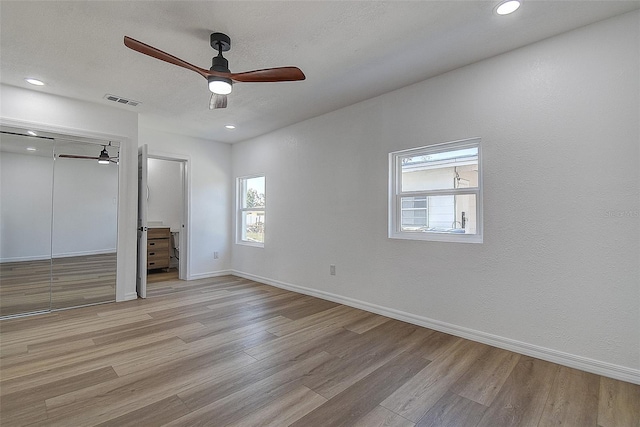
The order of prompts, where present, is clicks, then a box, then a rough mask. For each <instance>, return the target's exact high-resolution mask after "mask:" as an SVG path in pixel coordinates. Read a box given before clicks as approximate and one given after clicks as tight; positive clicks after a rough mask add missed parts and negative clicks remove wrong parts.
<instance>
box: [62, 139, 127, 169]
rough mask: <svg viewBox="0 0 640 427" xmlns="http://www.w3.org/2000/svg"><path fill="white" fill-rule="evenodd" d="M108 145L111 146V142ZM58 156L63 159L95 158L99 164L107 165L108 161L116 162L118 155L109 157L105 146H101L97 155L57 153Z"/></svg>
mask: <svg viewBox="0 0 640 427" xmlns="http://www.w3.org/2000/svg"><path fill="white" fill-rule="evenodd" d="M109 147H111V143H109ZM58 157H61V158H65V159H88V160H97V161H98V163H99V164H101V165H108V164H109V163H118V160H119V159H118V157H109V152H108V151H107V146H106V145H103V146H102V151H101V152H100V155H99V156H97V157H94V156H80V155H77V154H58Z"/></svg>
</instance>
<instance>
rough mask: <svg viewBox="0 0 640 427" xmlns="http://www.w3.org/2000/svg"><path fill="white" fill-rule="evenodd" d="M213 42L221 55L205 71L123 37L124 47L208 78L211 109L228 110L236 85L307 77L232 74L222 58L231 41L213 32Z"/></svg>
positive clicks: (273, 72)
mask: <svg viewBox="0 0 640 427" xmlns="http://www.w3.org/2000/svg"><path fill="white" fill-rule="evenodd" d="M210 40H211V47H212V48H214V49H215V50H216V51H217V52H218V55H217V56H215V57H213V61H212V64H211V68H210V69H208V70H205V69H204V68H200V67H196V66H195V65H193V64H190V63H188V62H186V61H183V60H182V59H180V58H177V57H175V56H173V55H170V54H168V53H166V52H163V51H161V50H160V49H157V48H155V47H153V46H149V45H147V44H144V43H142V42H140V41H138V40H135V39H132V38H131V37H128V36H124V44H125V46H127V47H128V48H129V49H133V50H135V51H136V52H140V53H142V54H144V55H148V56H151V57H152V58H156V59H159V60H161V61H165V62H168V63H169V64H173V65H177V66H178V67H182V68H186V69H187V70H191V71H194V72H196V73H198V74H200V75H201V76H202V77H204V78H205V79H207V82H208V83H209V90H210V91H211V92H212V95H211V101H210V102H209V108H210V109H214V108H226V107H227V95H228V94H230V93H231V90H232V88H233V82H254V83H260V82H262V83H265V82H292V81H298V80H304V79H305V78H306V77H305V75H304V73H303V72H302V70H300V69H299V68H298V67H277V68H266V69H262V70H254V71H245V72H243V73H232V72H230V71H229V61H227V60H226V59H225V58H224V57H223V56H222V52H227V51H228V50H229V49H231V39H230V38H229V36H227V35H226V34H222V33H212V34H211V39H210Z"/></svg>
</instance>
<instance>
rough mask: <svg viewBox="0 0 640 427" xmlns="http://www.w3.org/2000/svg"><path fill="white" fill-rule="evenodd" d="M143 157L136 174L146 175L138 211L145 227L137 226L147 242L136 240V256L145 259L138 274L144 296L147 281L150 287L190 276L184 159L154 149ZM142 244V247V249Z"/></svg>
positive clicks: (186, 174) (187, 188) (142, 295)
mask: <svg viewBox="0 0 640 427" xmlns="http://www.w3.org/2000/svg"><path fill="white" fill-rule="evenodd" d="M145 151H146V150H145ZM143 158H145V159H146V161H144V160H142V158H141V159H139V160H140V161H143V162H144V164H145V166H146V167H144V168H139V173H141V174H144V175H145V179H144V180H143V181H144V183H143V185H142V187H141V188H140V194H139V198H140V204H141V206H140V209H139V211H143V210H144V212H145V215H143V217H144V220H143V222H144V224H146V227H145V226H144V224H140V225H142V229H143V230H144V231H145V233H144V234H146V239H145V240H146V241H145V242H139V256H143V257H145V258H146V259H145V260H142V258H141V262H139V272H138V275H139V277H140V276H141V275H142V276H143V277H140V279H142V280H139V282H140V283H139V289H138V294H139V296H141V297H142V298H145V297H146V294H147V293H146V288H147V283H148V284H149V287H150V288H152V289H153V288H156V287H158V286H162V285H161V284H163V283H167V282H179V281H180V280H187V279H188V277H189V272H188V271H187V269H188V262H187V256H188V251H187V246H188V243H187V242H188V218H189V197H188V194H189V186H188V159H187V158H181V157H180V156H173V155H169V154H162V155H160V154H156V153H153V152H149V153H145V155H143ZM141 182H142V181H141ZM143 205H144V206H143ZM142 208H144V209H142ZM139 220H142V219H139ZM139 237H140V236H139ZM141 244H142V246H140V245H141ZM141 247H144V249H143V250H142V251H140V248H141ZM140 270H141V271H140ZM152 289H150V290H152Z"/></svg>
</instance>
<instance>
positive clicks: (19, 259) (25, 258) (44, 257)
mask: <svg viewBox="0 0 640 427" xmlns="http://www.w3.org/2000/svg"><path fill="white" fill-rule="evenodd" d="M50 259H51V255H36V256H17V257H11V258H0V264H4V263H9V262H23V261H48V260H50Z"/></svg>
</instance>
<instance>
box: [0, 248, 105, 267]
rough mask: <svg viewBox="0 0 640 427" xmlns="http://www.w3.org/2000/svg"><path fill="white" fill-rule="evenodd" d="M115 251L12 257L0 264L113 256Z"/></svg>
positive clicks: (4, 259)
mask: <svg viewBox="0 0 640 427" xmlns="http://www.w3.org/2000/svg"><path fill="white" fill-rule="evenodd" d="M115 253H116V249H115V248H113V249H102V250H98V251H84V252H67V253H62V254H53V256H51V255H50V254H47V255H36V256H22V257H13V258H2V259H0V263H5V262H22V261H46V260H50V259H51V258H54V259H56V258H69V257H74V256H89V255H104V254H115Z"/></svg>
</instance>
